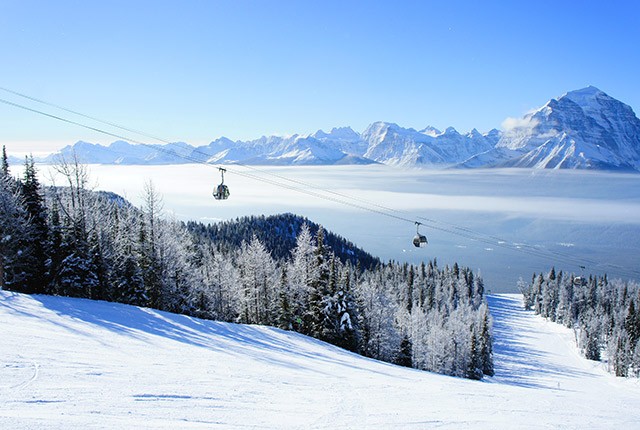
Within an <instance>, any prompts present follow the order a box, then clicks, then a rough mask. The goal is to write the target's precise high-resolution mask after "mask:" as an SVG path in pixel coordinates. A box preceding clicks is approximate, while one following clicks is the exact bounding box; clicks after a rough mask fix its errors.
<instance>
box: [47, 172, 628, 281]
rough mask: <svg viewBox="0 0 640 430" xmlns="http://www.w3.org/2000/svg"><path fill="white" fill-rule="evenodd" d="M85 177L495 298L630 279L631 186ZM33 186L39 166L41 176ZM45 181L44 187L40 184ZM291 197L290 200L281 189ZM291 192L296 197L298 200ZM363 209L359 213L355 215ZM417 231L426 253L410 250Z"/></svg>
mask: <svg viewBox="0 0 640 430" xmlns="http://www.w3.org/2000/svg"><path fill="white" fill-rule="evenodd" d="M215 167H216V166H210V165H200V164H187V165H184V164H183V165H165V166H107V165H92V166H90V167H89V169H90V174H91V178H92V181H93V182H94V183H95V188H96V189H100V190H108V191H113V192H115V193H118V194H121V195H123V196H125V197H127V198H128V199H130V200H131V201H132V202H133V203H134V204H136V205H140V204H141V194H142V189H143V186H144V183H145V182H146V181H149V180H150V181H152V182H153V184H154V186H155V188H156V190H157V191H158V192H159V193H160V194H161V195H162V196H163V199H164V208H165V212H166V213H167V215H171V216H175V217H176V218H177V219H180V220H196V221H201V222H215V221H220V220H228V219H233V218H236V217H241V216H245V215H262V214H264V215H270V214H277V213H283V212H292V213H296V214H299V215H303V216H306V217H308V218H309V219H311V220H312V221H315V222H318V223H321V224H322V225H324V227H325V228H327V229H328V230H331V231H333V232H335V233H337V234H340V235H341V236H343V237H345V238H347V239H349V240H351V241H352V242H354V243H355V244H357V245H358V246H360V247H362V248H364V249H365V250H367V251H368V252H370V253H372V254H374V255H377V256H379V257H380V258H382V259H383V260H389V259H393V260H398V261H408V262H414V263H417V262H420V261H422V260H428V259H432V258H437V259H438V261H439V263H440V264H446V263H449V264H451V263H453V262H454V261H457V262H459V263H460V264H463V265H466V266H469V267H471V268H472V269H480V270H481V272H482V275H483V276H484V278H485V282H486V284H487V287H488V288H489V289H491V290H492V291H494V292H501V291H515V285H516V282H517V281H518V279H519V278H520V277H523V278H524V279H525V280H529V279H530V277H531V275H532V274H533V272H540V271H547V270H549V269H550V268H551V266H552V265H555V266H556V267H557V268H559V269H563V270H567V271H574V272H577V273H580V272H581V271H582V269H581V268H580V266H586V268H585V269H584V272H585V274H588V273H600V274H602V273H607V274H609V275H610V276H612V277H622V278H624V279H627V278H634V279H639V278H640V264H639V263H640V175H636V174H622V173H611V172H588V171H556V170H529V169H491V170H418V169H413V170H406V169H399V168H393V167H388V166H317V167H309V166H307V167H265V166H260V167H255V168H254V167H242V166H227V167H228V172H227V173H226V175H225V183H226V184H227V185H228V186H229V188H230V190H231V197H230V198H229V200H227V201H216V200H214V199H213V197H212V196H211V191H212V188H213V186H214V185H215V184H217V183H219V182H220V174H219V172H218V171H217V169H216V168H215ZM40 172H41V173H42V176H43V178H46V177H47V176H49V175H48V173H47V172H48V167H47V166H40ZM45 182H49V181H48V180H45ZM292 188H295V189H292ZM300 190H301V191H300ZM362 208H366V209H362ZM413 221H419V222H422V223H423V224H424V225H423V226H422V227H421V232H422V233H423V234H425V235H426V236H427V237H428V239H429V246H428V247H426V248H422V249H417V248H414V247H413V246H412V244H411V239H412V237H413V235H414V234H415V231H416V228H415V225H413Z"/></svg>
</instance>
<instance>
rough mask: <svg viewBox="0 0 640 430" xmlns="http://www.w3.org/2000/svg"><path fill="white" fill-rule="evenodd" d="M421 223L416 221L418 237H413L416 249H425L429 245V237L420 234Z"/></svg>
mask: <svg viewBox="0 0 640 430" xmlns="http://www.w3.org/2000/svg"><path fill="white" fill-rule="evenodd" d="M419 228H420V223H419V222H417V221H416V235H415V236H414V237H413V246H415V247H416V248H424V247H425V246H427V244H428V243H429V242H428V241H427V237H426V236H424V235H422V234H420V231H419Z"/></svg>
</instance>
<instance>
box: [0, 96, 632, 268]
mask: <svg viewBox="0 0 640 430" xmlns="http://www.w3.org/2000/svg"><path fill="white" fill-rule="evenodd" d="M0 90H3V91H6V92H9V93H11V94H14V95H18V96H20V97H23V98H26V99H29V100H32V101H35V102H38V103H41V104H45V105H47V106H50V107H54V108H57V109H61V110H63V111H66V112H68V113H72V114H74V115H78V116H81V117H83V118H86V119H91V120H94V121H97V122H100V123H102V124H105V125H109V126H112V127H116V128H119V129H121V130H124V131H128V132H131V133H136V134H140V135H143V136H145V137H148V138H152V139H155V140H159V141H161V142H165V143H171V142H169V141H168V140H165V139H162V138H159V137H157V136H153V135H151V134H147V133H144V132H141V131H137V130H134V129H132V128H128V127H124V126H120V125H118V124H115V123H112V122H108V121H103V120H101V119H98V118H95V117H92V116H89V115H85V114H82V113H80V112H77V111H74V110H71V109H68V108H65V107H62V106H59V105H56V104H53V103H49V102H46V101H43V100H40V99H37V98H35V97H30V96H27V95H25V94H22V93H19V92H16V91H12V90H8V89H6V88H3V87H0ZM0 102H1V103H4V104H6V105H9V106H13V107H16V108H19V109H23V110H26V111H30V112H32V113H36V114H39V115H43V116H46V117H49V118H52V119H56V120H59V121H62V122H65V123H68V124H72V125H76V126H79V127H82V128H86V129H89V130H92V131H95V132H98V133H101V134H105V135H108V136H112V137H115V138H118V139H122V140H126V141H129V142H133V143H137V144H140V145H143V146H146V147H151V148H153V149H154V150H157V151H160V152H164V153H166V154H169V155H171V156H174V157H178V158H182V159H184V160H187V161H191V162H194V163H198V164H205V165H208V166H213V164H212V163H209V162H207V161H205V160H202V159H199V158H195V157H190V156H186V155H181V154H176V153H175V152H173V151H169V150H166V149H164V148H162V147H161V146H158V145H153V144H149V143H147V142H144V141H141V140H138V139H132V138H130V137H127V136H123V135H121V134H117V133H113V132H110V131H107V130H103V129H102V128H98V127H93V126H90V125H87V124H83V123H81V122H78V121H73V120H70V119H68V118H64V117H62V116H59V115H54V114H51V113H48V112H44V111H41V110H38V109H34V108H30V107H27V106H24V105H21V104H18V103H15V102H11V101H9V100H6V99H2V98H0ZM194 152H196V153H198V152H199V151H194ZM201 154H202V155H204V156H209V155H208V154H205V153H203V152H202V153H201ZM235 164H236V165H238V166H241V167H244V168H247V169H252V170H254V171H258V172H260V173H262V174H267V175H270V176H274V177H276V178H278V179H280V180H285V181H287V182H291V183H295V184H298V185H302V186H306V187H310V188H314V189H317V190H319V191H322V192H323V193H326V194H330V195H334V196H336V197H331V196H329V195H326V194H321V193H319V192H313V191H310V190H305V189H303V188H298V187H295V186H292V185H288V184H285V183H283V182H280V181H277V180H270V179H267V178H264V177H260V176H257V175H253V174H249V173H247V172H241V171H239V170H236V169H231V170H229V172H230V173H234V174H237V175H239V176H244V177H247V178H250V179H253V180H257V181H262V182H266V183H269V184H272V185H275V186H278V187H282V188H285V189H289V190H293V191H296V192H300V193H303V194H307V195H309V196H312V197H316V198H320V199H324V200H328V201H332V202H336V203H340V204H343V205H347V206H350V207H353V208H357V209H360V210H365V211H369V212H372V213H376V214H379V215H383V216H387V217H390V218H394V219H396V220H399V221H404V222H410V223H412V224H413V223H416V221H415V220H413V219H410V218H408V217H406V216H402V215H398V213H401V214H402V213H407V212H406V211H401V210H397V209H394V208H389V207H387V206H384V205H379V204H377V203H374V202H370V201H367V200H365V199H361V198H358V197H354V196H348V195H346V194H342V193H338V192H336V191H332V190H327V189H323V188H321V187H318V186H315V185H313V184H309V183H306V182H304V181H299V180H295V179H290V178H287V177H284V176H282V175H278V174H274V173H270V172H266V171H263V170H261V169H257V168H255V167H253V166H247V165H244V164H242V163H235ZM338 197H339V198H338ZM354 200H355V201H359V202H360V203H362V204H356V203H353V201H354ZM366 205H368V206H366ZM376 208H377V209H376ZM417 218H418V219H422V220H424V221H426V222H429V223H430V224H431V225H429V226H428V227H429V228H432V229H434V230H438V231H442V232H446V233H449V234H454V235H458V236H461V237H464V238H467V239H470V240H474V241H479V242H483V243H487V244H491V245H493V246H499V247H502V248H506V249H509V250H514V251H518V252H523V253H527V254H529V255H532V256H536V257H540V258H543V259H548V258H549V256H550V255H553V256H555V258H559V259H562V260H564V261H565V262H569V261H571V263H572V264H576V263H577V264H579V265H585V263H586V264H589V265H590V266H592V265H597V263H596V262H595V261H593V260H587V259H581V258H577V257H574V256H571V255H567V254H562V253H559V252H556V251H551V250H540V249H538V248H535V247H531V246H530V245H525V246H523V245H522V244H520V245H516V244H515V243H514V244H509V243H508V242H507V241H504V240H503V239H500V238H497V237H494V236H488V235H484V234H482V233H478V232H475V231H473V230H471V229H468V228H466V227H461V226H457V225H455V224H451V223H446V222H442V221H437V220H433V219H430V218H426V217H421V216H419V217H417ZM420 224H422V225H424V223H420ZM437 224H443V225H445V226H448V227H450V228H447V227H442V226H439V225H437ZM609 266H611V267H612V268H613V269H615V270H617V271H618V272H622V271H624V272H626V270H621V269H620V268H619V267H614V266H613V265H609ZM627 273H634V274H635V275H637V274H640V272H637V271H631V272H627Z"/></svg>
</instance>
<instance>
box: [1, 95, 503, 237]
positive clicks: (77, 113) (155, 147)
mask: <svg viewBox="0 0 640 430" xmlns="http://www.w3.org/2000/svg"><path fill="white" fill-rule="evenodd" d="M0 90H2V91H5V92H8V93H10V94H13V95H16V96H19V97H22V98H25V99H28V100H31V101H34V102H37V103H40V104H43V105H46V106H49V107H53V108H56V109H60V110H63V111H65V112H68V113H71V114H74V115H78V116H80V117H83V118H86V119H90V120H93V121H97V122H99V123H102V124H105V125H109V126H112V127H115V128H118V129H121V130H124V131H128V132H130V133H135V134H139V135H141V136H145V137H148V138H151V139H155V140H158V141H160V142H163V143H172V142H170V141H169V140H166V139H163V138H161V137H158V136H154V135H152V134H149V133H146V132H143V131H140V130H136V129H133V128H129V127H125V126H122V125H119V124H116V123H114V122H110V121H105V120H102V119H100V118H96V117H94V116H91V115H86V114H83V113H81V112H78V111H76V110H73V109H69V108H66V107H64V106H61V105H59V104H55V103H51V102H47V101H45V100H42V99H39V98H37V97H33V96H29V95H27V94H24V93H21V92H18V91H14V90H11V89H8V88H5V87H0ZM4 102H5V103H7V104H11V105H13V106H16V107H19V106H18V105H17V104H15V103H11V102H7V101H4ZM26 109H27V110H31V111H32V112H36V113H40V114H43V115H46V116H49V117H51V118H54V119H59V120H61V121H65V122H68V123H71V124H74V125H78V126H82V127H85V128H88V129H90V130H93V131H97V132H100V133H104V134H108V135H110V136H112V137H116V138H118V139H123V140H129V141H131V142H134V143H138V144H142V145H145V144H146V143H145V142H141V141H137V140H133V139H128V138H126V137H124V136H120V135H118V134H115V133H109V132H106V131H105V130H102V129H98V128H97V127H89V126H86V125H84V124H80V123H78V122H76V121H70V120H67V119H64V118H62V117H59V116H56V115H50V114H47V113H44V112H40V111H36V110H34V109H29V108H26ZM146 145H147V146H151V145H148V144H146ZM153 148H154V149H157V150H158V149H160V148H159V147H157V146H153ZM194 152H195V153H200V154H201V155H203V156H204V157H209V154H206V153H204V152H201V151H198V150H195V151H194ZM168 153H170V154H171V155H175V156H178V157H181V158H183V159H188V160H189V161H200V160H195V159H193V158H192V157H187V156H181V155H178V154H174V153H172V152H168ZM234 164H236V165H239V166H242V167H244V168H245V169H251V170H253V171H258V172H260V173H263V174H267V175H270V176H274V177H277V178H278V179H281V180H285V181H288V182H292V183H296V184H298V185H302V186H305V187H310V188H314V189H318V190H321V191H323V192H326V193H328V194H332V195H335V196H338V197H341V198H346V199H348V200H349V201H351V200H357V201H359V202H361V203H363V204H366V205H370V206H373V207H376V208H378V209H381V210H382V211H388V212H395V213H400V212H401V213H405V214H407V215H409V214H408V213H407V212H406V211H399V210H396V209H393V208H389V207H387V206H384V205H380V204H377V203H375V202H370V201H367V200H365V199H361V198H358V197H356V196H347V195H345V194H342V193H339V192H336V191H333V190H326V189H323V188H321V187H318V186H316V185H314V184H310V183H307V182H305V181H300V180H296V179H291V178H287V177H285V176H282V175H278V174H275V173H271V172H266V171H264V170H262V169H257V168H255V167H253V166H249V165H246V164H243V163H234ZM235 173H236V174H238V172H237V171H236V172H235ZM253 179H257V178H253ZM378 213H379V212H378ZM402 218H404V217H402ZM418 218H420V219H422V220H424V221H427V222H429V223H431V224H445V225H447V226H449V227H451V228H453V229H455V230H460V231H465V232H467V233H470V234H473V235H475V236H477V235H481V233H478V232H474V231H472V230H470V229H467V228H464V227H460V226H456V225H454V224H450V223H446V222H442V221H437V220H433V219H429V218H425V217H418ZM412 222H413V221H412ZM430 227H431V228H435V227H434V226H430ZM436 230H442V231H446V232H450V231H449V230H447V229H441V228H436ZM465 237H467V236H466V235H465ZM492 239H493V240H495V241H496V242H500V241H503V240H502V239H499V238H492ZM504 242H506V241H504Z"/></svg>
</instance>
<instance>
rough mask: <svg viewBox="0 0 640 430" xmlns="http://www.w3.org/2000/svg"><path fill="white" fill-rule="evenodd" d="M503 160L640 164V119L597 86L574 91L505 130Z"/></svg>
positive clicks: (499, 146) (510, 163) (561, 165)
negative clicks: (508, 156)
mask: <svg viewBox="0 0 640 430" xmlns="http://www.w3.org/2000/svg"><path fill="white" fill-rule="evenodd" d="M496 149H499V150H507V151H509V152H511V158H510V159H508V160H506V161H502V162H501V163H498V164H502V165H504V166H514V167H536V168H573V169H575V168H586V169H616V170H640V120H639V119H638V118H637V117H636V115H635V114H634V112H633V110H632V109H631V107H629V106H627V105H626V104H624V103H622V102H620V101H618V100H616V99H614V98H613V97H610V96H608V95H607V94H605V93H604V92H602V91H600V90H599V89H597V88H595V87H587V88H584V89H581V90H577V91H571V92H569V93H567V94H565V95H563V96H562V97H559V98H558V99H557V100H556V99H552V100H550V101H549V102H548V103H547V104H545V105H544V106H543V107H541V108H539V109H537V110H535V111H533V112H530V113H528V114H527V115H525V116H524V117H523V118H522V120H520V121H518V122H517V124H514V126H513V127H512V128H510V129H508V130H505V131H504V132H503V134H502V137H501V138H500V140H499V141H498V144H497V145H496Z"/></svg>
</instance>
